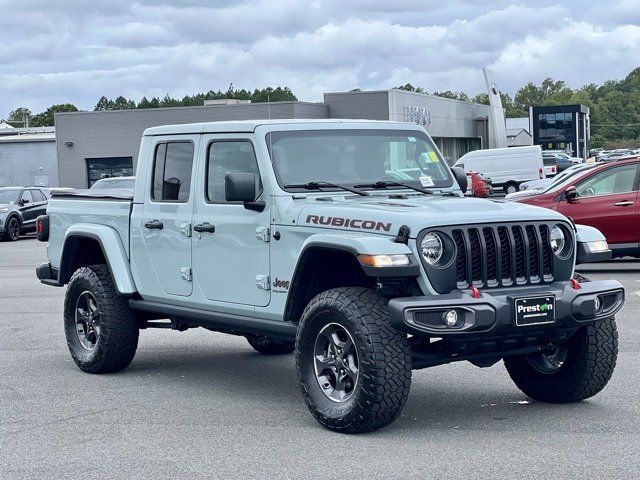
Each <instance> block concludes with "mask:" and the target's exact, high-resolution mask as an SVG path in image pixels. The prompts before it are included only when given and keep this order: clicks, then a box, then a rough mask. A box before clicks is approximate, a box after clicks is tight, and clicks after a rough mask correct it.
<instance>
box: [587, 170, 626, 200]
mask: <svg viewBox="0 0 640 480" xmlns="http://www.w3.org/2000/svg"><path fill="white" fill-rule="evenodd" d="M636 168H637V167H636V165H625V166H623V167H617V168H610V169H608V170H605V171H603V172H600V173H597V174H596V175H594V176H592V177H591V178H588V179H587V180H585V181H584V182H581V183H580V184H578V185H577V187H576V191H577V192H578V196H580V197H594V196H597V195H612V194H614V193H625V192H631V191H633V188H634V183H635V179H636Z"/></svg>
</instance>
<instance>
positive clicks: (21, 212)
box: [0, 187, 49, 241]
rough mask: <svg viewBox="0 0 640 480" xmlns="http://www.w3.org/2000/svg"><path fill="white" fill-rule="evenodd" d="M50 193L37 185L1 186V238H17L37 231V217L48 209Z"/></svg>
mask: <svg viewBox="0 0 640 480" xmlns="http://www.w3.org/2000/svg"><path fill="white" fill-rule="evenodd" d="M48 199H49V196H48V193H47V192H46V191H45V190H43V189H40V188H36V187H0V238H1V239H2V240H11V241H15V240H17V239H18V238H19V237H20V235H21V234H23V233H28V232H35V231H36V218H38V215H44V214H45V213H46V211H47V201H48Z"/></svg>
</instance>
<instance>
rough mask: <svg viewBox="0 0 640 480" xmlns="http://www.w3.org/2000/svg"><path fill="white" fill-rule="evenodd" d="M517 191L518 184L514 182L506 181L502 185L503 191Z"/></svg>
mask: <svg viewBox="0 0 640 480" xmlns="http://www.w3.org/2000/svg"><path fill="white" fill-rule="evenodd" d="M517 191H518V184H517V183H515V182H508V183H507V184H505V186H504V192H505V193H507V194H509V193H516V192H517Z"/></svg>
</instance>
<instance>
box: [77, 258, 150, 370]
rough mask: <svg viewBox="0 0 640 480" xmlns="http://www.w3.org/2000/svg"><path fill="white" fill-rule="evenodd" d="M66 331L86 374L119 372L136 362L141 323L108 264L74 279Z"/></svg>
mask: <svg viewBox="0 0 640 480" xmlns="http://www.w3.org/2000/svg"><path fill="white" fill-rule="evenodd" d="M64 332H65V336H66V338H67V345H68V347H69V352H71V356H72V357H73V360H74V362H75V363H76V365H77V366H78V367H79V368H80V369H81V370H83V371H85V372H88V373H107V372H117V371H119V370H122V369H124V368H126V367H127V366H128V365H129V364H130V363H131V361H132V360H133V357H134V355H135V353H136V348H137V346H138V333H139V331H138V324H137V323H136V319H135V316H134V315H133V313H132V312H131V309H129V305H128V304H127V300H126V298H124V297H122V296H121V295H120V294H118V291H117V290H116V287H115V285H114V284H113V280H112V278H111V273H110V272H109V269H108V268H107V266H106V265H92V266H90V267H81V268H79V269H78V270H76V272H75V273H74V274H73V276H72V277H71V280H70V281H69V285H68V287H67V294H66V296H65V300H64Z"/></svg>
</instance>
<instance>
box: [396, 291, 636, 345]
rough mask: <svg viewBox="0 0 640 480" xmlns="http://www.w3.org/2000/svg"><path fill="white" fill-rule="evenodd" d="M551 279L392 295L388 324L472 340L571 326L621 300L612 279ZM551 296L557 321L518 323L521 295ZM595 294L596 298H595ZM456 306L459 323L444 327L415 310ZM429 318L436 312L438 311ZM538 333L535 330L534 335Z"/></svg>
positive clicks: (610, 310)
mask: <svg viewBox="0 0 640 480" xmlns="http://www.w3.org/2000/svg"><path fill="white" fill-rule="evenodd" d="M579 287H580V288H578V289H575V288H574V286H573V285H572V283H571V282H554V283H551V284H548V285H540V286H528V287H520V288H510V289H500V290H499V289H495V290H486V291H482V293H481V294H480V296H479V298H474V297H473V295H472V293H471V291H469V290H467V291H456V292H453V293H450V294H446V295H434V296H424V297H408V298H394V299H393V300H391V301H390V302H389V314H390V320H391V323H392V325H393V326H394V327H395V328H397V329H398V330H401V331H403V332H406V333H410V334H412V335H415V336H422V337H443V338H452V337H455V338H457V339H458V340H465V339H468V340H472V339H481V338H486V337H498V338H499V337H509V336H518V337H519V336H523V335H526V336H530V335H531V334H540V336H542V337H544V336H545V334H550V335H551V334H553V332H554V331H559V330H570V329H575V328H577V327H580V326H583V325H589V324H592V323H594V322H596V321H598V320H601V319H604V318H608V317H611V316H612V315H615V314H616V313H617V312H618V311H619V310H620V308H622V305H623V304H624V288H623V287H622V285H621V284H620V283H619V282H617V281H615V280H602V281H597V282H587V283H581V284H579ZM551 295H553V296H554V297H555V322H553V323H547V324H543V325H524V326H517V325H516V323H515V316H516V315H515V299H516V298H523V297H536V296H551ZM596 299H597V300H596ZM449 310H456V311H457V313H458V315H459V317H460V318H461V320H460V323H461V324H460V325H456V326H455V327H447V326H446V325H445V324H444V322H443V323H442V325H434V324H433V322H432V323H430V324H425V322H423V321H421V320H420V318H424V316H421V317H420V318H417V317H416V314H418V313H425V312H430V313H439V312H442V314H443V315H444V314H445V313H446V312H447V311H449ZM431 318H438V317H437V315H435V316H432V317H431ZM534 336H536V335H534Z"/></svg>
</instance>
